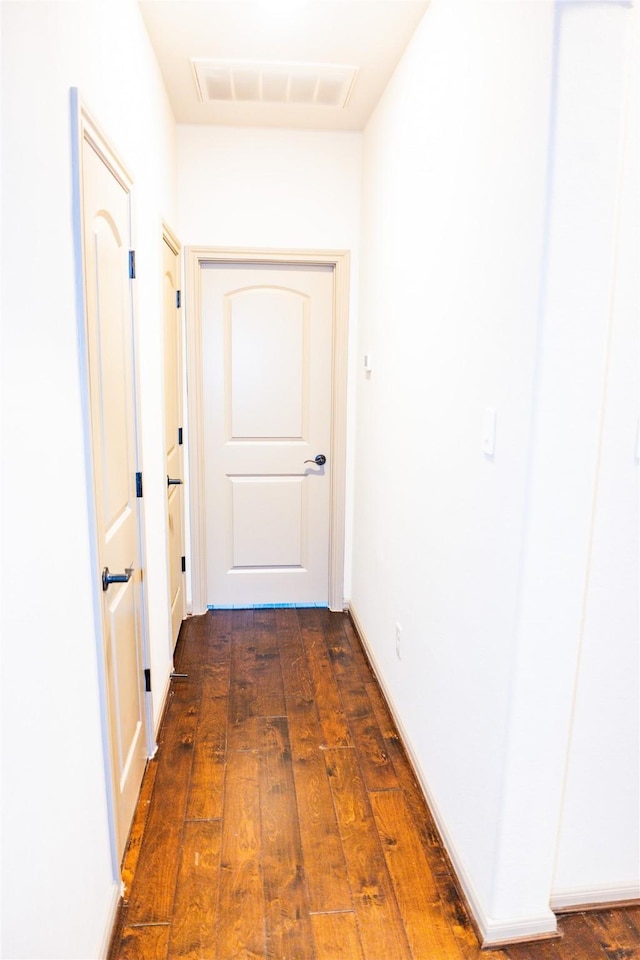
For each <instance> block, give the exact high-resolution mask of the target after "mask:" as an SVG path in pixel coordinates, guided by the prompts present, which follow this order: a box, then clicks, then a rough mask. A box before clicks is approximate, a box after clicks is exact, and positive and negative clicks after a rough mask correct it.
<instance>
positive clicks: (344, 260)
mask: <svg viewBox="0 0 640 960" xmlns="http://www.w3.org/2000/svg"><path fill="white" fill-rule="evenodd" d="M185 256H186V277H185V281H186V328H187V397H188V413H189V474H190V489H189V500H190V520H191V589H192V597H193V612H194V613H196V614H197V613H204V612H205V610H206V608H207V594H206V587H207V550H206V530H205V489H204V410H203V384H202V311H201V306H202V297H201V275H202V266H203V264H206V263H246V264H255V263H268V264H276V265H279V266H286V265H288V264H308V265H323V266H332V267H333V332H332V355H333V358H332V373H331V448H330V460H329V462H330V465H331V471H330V484H331V493H330V534H329V608H330V609H331V610H343V609H344V536H345V476H346V439H347V418H346V413H347V345H348V331H349V327H348V321H349V263H350V254H349V251H347V250H265V249H255V248H252V249H239V248H233V249H228V248H219V247H186V248H185Z"/></svg>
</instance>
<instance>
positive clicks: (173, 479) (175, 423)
mask: <svg viewBox="0 0 640 960" xmlns="http://www.w3.org/2000/svg"><path fill="white" fill-rule="evenodd" d="M162 246H163V279H162V283H163V316H164V399H165V450H166V470H167V512H168V529H169V596H170V616H171V641H172V649H173V647H175V645H176V642H177V639H178V634H179V632H180V625H181V623H182V621H183V619H184V612H185V596H184V594H185V591H184V570H183V566H184V493H183V491H184V485H183V479H184V456H183V449H184V447H183V443H182V440H183V430H182V324H181V319H180V315H181V310H180V306H179V302H178V288H179V277H180V252H179V247H178V245H177V244H176V243H175V241H174V240H173V239H172V238H170V237H169V236H168V235H167V234H165V237H164V242H163V244H162Z"/></svg>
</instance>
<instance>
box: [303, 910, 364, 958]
mask: <svg viewBox="0 0 640 960" xmlns="http://www.w3.org/2000/svg"><path fill="white" fill-rule="evenodd" d="M311 926H312V928H313V942H314V944H315V948H316V960H347V958H348V960H365V957H364V955H363V953H362V946H361V945H360V935H359V933H358V923H357V920H356V915H355V913H351V912H349V913H346V912H345V913H317V914H314V915H313V916H312V917H311Z"/></svg>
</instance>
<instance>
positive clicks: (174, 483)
mask: <svg viewBox="0 0 640 960" xmlns="http://www.w3.org/2000/svg"><path fill="white" fill-rule="evenodd" d="M181 483H182V480H174V479H173V477H167V486H168V487H176V486H179V485H180V484H181Z"/></svg>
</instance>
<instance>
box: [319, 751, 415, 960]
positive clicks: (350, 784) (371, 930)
mask: <svg viewBox="0 0 640 960" xmlns="http://www.w3.org/2000/svg"><path fill="white" fill-rule="evenodd" d="M325 757H326V764H327V770H328V773H329V780H330V783H331V791H332V794H333V798H334V804H335V808H336V813H337V816H338V825H339V827H340V837H341V840H342V847H343V850H344V855H345V861H346V864H347V873H348V876H349V883H350V886H351V896H352V900H353V906H354V910H355V913H356V916H357V918H358V927H359V930H360V938H361V942H362V946H363V951H364V954H365V957H366V958H367V960H410V958H411V951H410V949H409V944H408V942H407V937H406V932H405V929H404V926H403V924H402V921H401V919H400V914H399V911H398V906H397V903H396V899H395V893H394V890H393V885H392V883H391V878H390V876H389V872H388V870H387V866H386V863H385V860H384V856H383V854H382V848H381V846H380V839H379V837H378V833H377V830H376V827H375V824H374V821H373V816H372V813H371V807H370V805H369V799H368V796H367V793H366V789H365V785H364V782H363V780H362V774H361V772H360V768H359V766H358V762H357V759H356V753H355V750H335V749H334V750H327V751H326V755H325Z"/></svg>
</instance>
